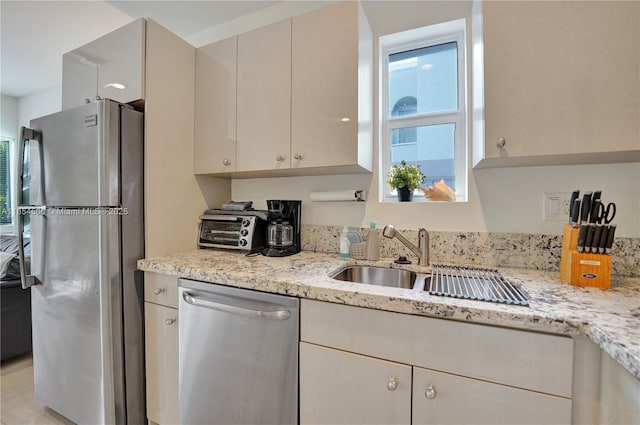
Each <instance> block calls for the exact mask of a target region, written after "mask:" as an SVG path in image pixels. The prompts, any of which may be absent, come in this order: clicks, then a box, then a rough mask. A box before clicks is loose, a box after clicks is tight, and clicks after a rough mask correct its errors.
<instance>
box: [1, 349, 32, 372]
mask: <svg viewBox="0 0 640 425" xmlns="http://www.w3.org/2000/svg"><path fill="white" fill-rule="evenodd" d="M27 367H33V358H32V357H31V354H30V353H29V354H25V355H23V356H18V357H14V358H11V359H9V360H5V361H3V362H2V367H0V375H1V376H5V375H8V374H10V373H13V372H16V371H18V370H21V369H25V368H27Z"/></svg>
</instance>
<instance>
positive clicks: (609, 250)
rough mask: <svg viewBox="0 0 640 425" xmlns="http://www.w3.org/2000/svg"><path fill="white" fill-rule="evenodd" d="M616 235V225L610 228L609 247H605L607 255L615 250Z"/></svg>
mask: <svg viewBox="0 0 640 425" xmlns="http://www.w3.org/2000/svg"><path fill="white" fill-rule="evenodd" d="M615 235H616V225H615V224H612V225H610V226H609V234H608V235H607V245H605V252H606V253H607V254H611V251H612V250H613V239H614V237H615Z"/></svg>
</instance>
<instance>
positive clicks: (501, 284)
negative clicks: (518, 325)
mask: <svg viewBox="0 0 640 425" xmlns="http://www.w3.org/2000/svg"><path fill="white" fill-rule="evenodd" d="M427 291H428V292H429V294H431V295H440V296H446V297H454V298H462V299H468V300H478V301H490V302H496V303H504V304H515V305H522V306H528V305H529V301H528V297H527V295H526V294H525V293H524V291H523V290H522V289H520V288H519V287H517V286H516V285H514V284H513V283H511V282H509V281H508V280H507V279H505V278H504V277H503V276H502V275H501V274H500V272H499V271H498V270H492V269H481V268H474V267H462V266H448V265H434V266H433V267H432V269H431V279H430V282H429V285H428V288H427Z"/></svg>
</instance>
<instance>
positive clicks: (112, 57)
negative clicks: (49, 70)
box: [62, 19, 146, 110]
mask: <svg viewBox="0 0 640 425" xmlns="http://www.w3.org/2000/svg"><path fill="white" fill-rule="evenodd" d="M145 33H146V21H145V20H144V19H138V20H136V21H134V22H132V23H130V24H128V25H125V26H123V27H121V28H119V29H117V30H115V31H113V32H110V33H109V34H107V35H105V36H103V37H100V38H98V39H97V40H94V41H92V42H90V43H88V44H85V45H84V46H82V47H79V48H77V49H75V50H73V51H72V52H69V53H66V54H65V55H64V56H63V66H62V109H63V110H66V109H70V108H73V107H76V106H80V105H83V104H84V103H85V99H89V100H91V101H94V100H95V99H96V95H98V96H100V97H102V98H109V99H113V100H116V101H118V102H122V103H128V102H132V101H135V100H139V99H143V98H144V77H145Z"/></svg>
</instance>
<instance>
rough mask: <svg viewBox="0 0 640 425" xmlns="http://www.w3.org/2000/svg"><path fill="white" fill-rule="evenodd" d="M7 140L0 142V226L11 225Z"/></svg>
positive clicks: (9, 162) (9, 165)
mask: <svg viewBox="0 0 640 425" xmlns="http://www.w3.org/2000/svg"><path fill="white" fill-rule="evenodd" d="M10 152H11V150H10V146H9V140H0V224H11V155H10Z"/></svg>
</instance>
